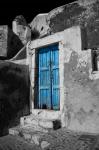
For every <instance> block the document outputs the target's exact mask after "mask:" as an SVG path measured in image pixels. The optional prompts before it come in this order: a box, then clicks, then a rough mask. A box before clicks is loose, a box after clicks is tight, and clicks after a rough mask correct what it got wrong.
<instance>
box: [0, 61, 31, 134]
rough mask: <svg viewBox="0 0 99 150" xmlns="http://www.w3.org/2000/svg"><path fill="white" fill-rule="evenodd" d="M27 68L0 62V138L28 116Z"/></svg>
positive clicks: (28, 86)
mask: <svg viewBox="0 0 99 150" xmlns="http://www.w3.org/2000/svg"><path fill="white" fill-rule="evenodd" d="M29 88H30V84H29V71H28V66H26V65H20V64H14V63H11V62H7V61H6V62H5V61H0V136H1V135H4V134H6V133H7V131H8V129H9V128H11V127H13V126H16V125H18V124H19V121H20V117H21V116H24V115H28V114H29Z"/></svg>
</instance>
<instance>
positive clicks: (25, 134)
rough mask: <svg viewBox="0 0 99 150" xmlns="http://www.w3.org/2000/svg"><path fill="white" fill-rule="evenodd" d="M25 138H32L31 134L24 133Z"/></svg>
mask: <svg viewBox="0 0 99 150" xmlns="http://www.w3.org/2000/svg"><path fill="white" fill-rule="evenodd" d="M23 135H24V138H25V140H31V135H30V134H29V133H23Z"/></svg>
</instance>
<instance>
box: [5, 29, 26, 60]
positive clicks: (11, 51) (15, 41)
mask: <svg viewBox="0 0 99 150" xmlns="http://www.w3.org/2000/svg"><path fill="white" fill-rule="evenodd" d="M23 46H24V45H23V44H22V42H21V40H20V39H19V37H18V36H17V35H16V34H15V33H14V32H13V31H12V30H11V29H9V30H8V42H7V47H8V48H7V59H10V58H12V57H14V56H15V55H16V54H17V53H18V52H19V51H20V49H22V47H23Z"/></svg>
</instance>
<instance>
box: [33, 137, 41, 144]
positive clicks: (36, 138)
mask: <svg viewBox="0 0 99 150" xmlns="http://www.w3.org/2000/svg"><path fill="white" fill-rule="evenodd" d="M39 139H40V136H39V135H33V136H32V139H31V143H34V144H36V145H39Z"/></svg>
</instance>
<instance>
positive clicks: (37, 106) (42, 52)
mask: <svg viewBox="0 0 99 150" xmlns="http://www.w3.org/2000/svg"><path fill="white" fill-rule="evenodd" d="M53 48H54V49H53ZM46 52H47V57H49V58H48V59H49V61H51V59H52V56H53V52H57V53H58V57H57V58H55V59H58V65H57V66H54V68H53V66H52V68H50V67H49V65H48V66H46V70H47V71H48V72H49V81H48V80H47V81H48V82H50V83H49V84H48V82H47V85H43V89H44V87H47V89H48V91H49V93H47V94H49V98H48V101H46V108H45V109H48V110H56V111H58V110H60V82H58V85H57V86H58V87H57V88H58V89H57V88H55V84H53V80H52V78H51V71H52V70H56V68H57V69H58V74H59V44H58V43H56V44H52V45H50V47H49V46H48V45H47V46H45V47H42V48H39V49H38V51H37V56H36V65H37V67H36V68H37V77H36V78H35V81H36V84H35V85H36V87H35V90H34V92H35V94H34V95H35V100H34V104H35V103H36V104H35V105H34V109H44V108H41V107H42V103H43V101H41V100H40V91H39V90H40V89H41V86H42V85H41V84H40V78H41V75H40V73H42V71H41V70H42V67H41V66H40V63H41V62H40V60H39V58H40V56H41V55H45V54H46ZM53 61H55V62H56V60H53ZM55 67H56V68H55ZM45 72H46V71H45ZM58 77H59V79H57V80H58V81H60V76H58ZM45 89H46V88H45ZM53 89H57V90H58V95H57V105H55V106H56V109H55V106H54V104H55V100H54V99H53V96H54V95H53V92H54V91H53ZM47 104H48V106H47ZM47 107H48V108H47Z"/></svg>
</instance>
